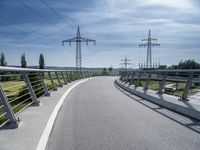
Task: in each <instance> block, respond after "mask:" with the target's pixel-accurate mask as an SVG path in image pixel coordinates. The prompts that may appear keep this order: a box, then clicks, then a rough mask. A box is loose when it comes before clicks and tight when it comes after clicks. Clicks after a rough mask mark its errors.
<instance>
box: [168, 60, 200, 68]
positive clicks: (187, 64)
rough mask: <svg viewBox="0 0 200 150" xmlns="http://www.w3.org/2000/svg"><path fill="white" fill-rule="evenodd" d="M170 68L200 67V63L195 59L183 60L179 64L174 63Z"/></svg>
mask: <svg viewBox="0 0 200 150" xmlns="http://www.w3.org/2000/svg"><path fill="white" fill-rule="evenodd" d="M168 69H200V64H199V63H198V62H196V61H195V60H194V59H188V60H185V61H183V60H181V61H180V62H179V63H178V65H172V66H170V67H168Z"/></svg>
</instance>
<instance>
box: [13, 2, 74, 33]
mask: <svg viewBox="0 0 200 150" xmlns="http://www.w3.org/2000/svg"><path fill="white" fill-rule="evenodd" d="M16 1H17V2H19V3H20V4H21V5H22V6H24V7H26V8H27V9H29V10H31V11H32V12H33V13H34V14H35V15H37V16H39V17H40V18H42V19H44V20H45V21H46V22H48V23H50V24H53V25H55V26H56V27H57V28H59V29H60V30H61V31H64V32H65V33H67V34H69V35H71V34H70V33H68V32H66V31H65V30H64V29H62V28H61V27H60V26H58V25H56V24H54V23H52V22H51V21H50V20H49V19H47V18H46V17H44V16H43V15H41V14H40V13H38V12H37V11H35V10H34V9H33V8H32V7H30V6H29V5H27V4H25V3H24V2H23V1H21V0H16Z"/></svg>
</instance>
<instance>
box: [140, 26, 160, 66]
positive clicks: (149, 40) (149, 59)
mask: <svg viewBox="0 0 200 150" xmlns="http://www.w3.org/2000/svg"><path fill="white" fill-rule="evenodd" d="M143 41H147V43H144V44H140V45H139V47H147V58H146V66H145V67H146V68H152V67H153V66H152V54H151V50H152V47H159V46H160V44H158V43H152V41H158V40H157V39H154V38H151V30H149V35H148V38H147V39H142V42H143Z"/></svg>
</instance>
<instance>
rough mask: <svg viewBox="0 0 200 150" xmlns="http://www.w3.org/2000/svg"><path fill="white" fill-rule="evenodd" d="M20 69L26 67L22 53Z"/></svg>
mask: <svg viewBox="0 0 200 150" xmlns="http://www.w3.org/2000/svg"><path fill="white" fill-rule="evenodd" d="M21 67H22V68H26V67H27V62H26V56H25V53H23V54H22V55H21Z"/></svg>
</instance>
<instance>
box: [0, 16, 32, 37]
mask: <svg viewBox="0 0 200 150" xmlns="http://www.w3.org/2000/svg"><path fill="white" fill-rule="evenodd" d="M0 18H1V19H3V20H5V21H6V22H13V20H11V19H9V18H7V17H4V16H1V15H0ZM0 24H1V25H4V26H5V24H2V23H0ZM6 27H9V28H12V30H17V31H19V32H24V33H26V34H31V33H33V32H36V31H31V32H27V31H25V30H22V29H19V28H15V27H12V26H6Z"/></svg>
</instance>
